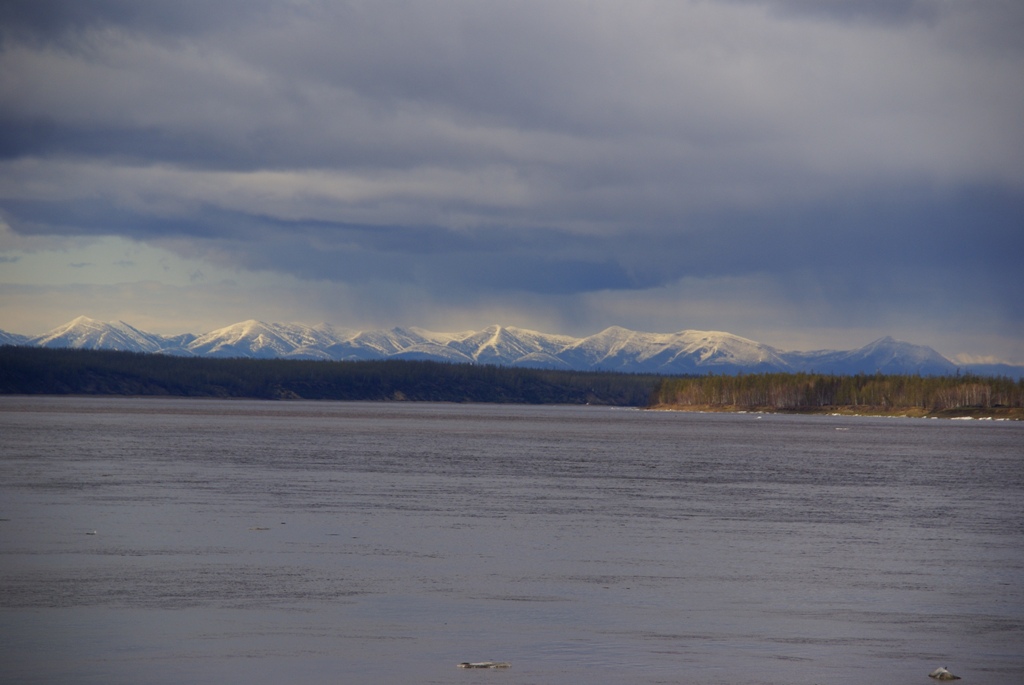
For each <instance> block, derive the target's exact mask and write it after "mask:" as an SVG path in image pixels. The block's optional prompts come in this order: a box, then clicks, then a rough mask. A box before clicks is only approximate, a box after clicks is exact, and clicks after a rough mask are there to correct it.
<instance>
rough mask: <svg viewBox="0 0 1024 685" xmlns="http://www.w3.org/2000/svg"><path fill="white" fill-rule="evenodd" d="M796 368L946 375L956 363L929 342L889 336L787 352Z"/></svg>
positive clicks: (951, 371) (840, 372)
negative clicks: (861, 343) (857, 345)
mask: <svg viewBox="0 0 1024 685" xmlns="http://www.w3.org/2000/svg"><path fill="white" fill-rule="evenodd" d="M783 356H784V358H785V359H786V360H787V361H788V362H789V363H790V364H791V366H792V367H793V368H794V369H795V370H799V371H808V372H809V371H816V372H818V373H836V374H853V373H897V374H914V373H919V374H923V375H945V374H951V373H955V372H956V368H957V367H956V365H955V364H954V363H953V362H951V361H949V360H948V359H946V358H945V357H943V356H942V355H941V354H939V353H938V352H936V351H935V350H933V349H932V348H930V347H927V346H925V345H913V344H911V343H906V342H901V341H899V340H894V339H893V338H891V337H889V336H886V337H884V338H879V339H878V340H875V341H874V342H870V343H868V344H867V345H865V346H864V347H860V348H858V349H855V350H818V351H814V352H786V353H784V355H783Z"/></svg>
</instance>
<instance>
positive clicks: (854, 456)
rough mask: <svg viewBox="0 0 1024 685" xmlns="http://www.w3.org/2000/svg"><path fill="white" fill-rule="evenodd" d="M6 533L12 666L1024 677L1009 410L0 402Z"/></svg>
mask: <svg viewBox="0 0 1024 685" xmlns="http://www.w3.org/2000/svg"><path fill="white" fill-rule="evenodd" d="M0 519H2V520H0V682H3V683H75V684H78V683H96V684H102V685H119V684H133V685H134V684H139V683H146V684H160V685H162V684H168V685H170V684H174V685H181V684H185V683H187V684H200V685H203V684H210V685H227V684H233V683H239V684H245V685H262V684H271V683H273V684H279V683H281V684H284V683H287V684H295V683H301V684H320V683H331V684H338V683H356V684H363V683H365V684H369V685H375V684H385V685H389V684H395V685H398V684H401V685H409V684H416V683H424V684H431V683H443V684H451V683H454V684H466V685H478V684H481V683H486V684H488V685H491V684H494V683H499V684H500V685H527V684H536V685H545V684H549V685H562V684H575V683H587V684H589V685H613V684H614V685H621V684H639V685H643V684H654V683H680V684H683V683H685V684H687V685H724V684H730V685H734V684H738V685H756V684H759V683H766V684H773V685H804V684H806V685H813V684H819V685H825V684H826V683H827V684H840V685H841V684H845V683H851V684H852V683H857V684H858V685H864V684H868V685H874V684H896V685H902V684H904V683H906V684H913V683H930V682H933V681H931V680H929V679H928V677H927V674H928V673H929V672H930V671H931V670H932V669H934V668H936V667H938V666H948V667H949V669H950V670H951V671H953V672H954V673H957V674H958V675H960V676H962V677H963V680H961V681H960V682H962V683H964V685H972V684H974V683H984V684H985V685H1001V684H1006V685H1009V684H1011V683H1012V684H1013V685H1019V684H1020V683H1024V423H1020V422H993V421H951V420H924V419H882V418H856V417H828V416H806V417H804V416H781V415H758V414H687V413H674V412H649V411H636V410H623V409H609V408H600V407H560V406H544V407H529V406H496V405H451V404H413V403H379V404H370V403H334V402H320V403H317V402H258V401H217V400H186V399H123V398H45V397H28V398H27V397H10V396H7V397H0ZM480 660H500V661H509V662H511V664H512V666H511V668H510V669H508V670H500V671H499V670H463V669H458V668H456V664H458V663H459V662H462V661H480Z"/></svg>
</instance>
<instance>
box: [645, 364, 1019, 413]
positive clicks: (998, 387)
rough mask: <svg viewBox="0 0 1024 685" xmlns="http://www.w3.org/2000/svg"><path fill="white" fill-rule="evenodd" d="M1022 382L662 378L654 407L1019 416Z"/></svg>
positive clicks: (891, 377)
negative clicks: (841, 410)
mask: <svg viewBox="0 0 1024 685" xmlns="http://www.w3.org/2000/svg"><path fill="white" fill-rule="evenodd" d="M1022 399H1024V380H1020V381H1014V380H1012V379H1009V378H997V377H988V376H973V375H965V376H961V375H955V376H916V375H882V374H875V375H867V374H858V375H854V376H833V375H824V374H813V373H792V374H787V373H765V374H751V375H742V376H701V377H695V378H667V379H664V380H663V381H662V383H661V385H660V386H659V388H658V390H657V393H656V397H655V400H654V404H655V405H658V406H662V407H691V408H696V407H700V408H706V409H710V410H715V409H718V410H748V411H749V410H767V411H826V410H837V409H843V410H846V411H856V412H857V413H873V414H906V415H917V416H938V415H944V414H953V413H961V414H969V413H971V412H980V413H984V414H989V415H991V414H1003V415H1006V416H1015V417H1020V416H1021V411H1020V410H1021V407H1022Z"/></svg>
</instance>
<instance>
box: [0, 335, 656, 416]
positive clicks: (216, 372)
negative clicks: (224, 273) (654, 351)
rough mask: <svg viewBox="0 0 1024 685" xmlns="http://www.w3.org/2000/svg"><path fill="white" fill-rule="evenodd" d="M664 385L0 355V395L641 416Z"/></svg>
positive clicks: (579, 375)
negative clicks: (607, 411)
mask: <svg viewBox="0 0 1024 685" xmlns="http://www.w3.org/2000/svg"><path fill="white" fill-rule="evenodd" d="M659 381H660V378H659V377H657V376H653V375H633V374H620V373H612V372H583V371H579V372H577V371H564V370H545V369H533V368H522V367H500V366H490V365H473V364H452V363H444V362H434V361H411V360H394V359H388V360H376V361H345V362H337V361H307V360H290V359H244V358H230V359H218V358H208V357H204V358H198V357H175V356H169V355H160V354H143V353H136V352H115V351H109V350H76V349H67V348H62V349H49V348H35V347H13V346H7V347H0V393H3V394H50V395H67V394H77V395H139V396H151V395H156V396H159V395H164V396H180V397H225V398H228V397H249V398H257V399H311V400H412V401H433V402H498V403H519V404H603V405H614V406H634V407H644V406H647V405H648V404H649V403H650V401H651V397H652V394H653V392H654V390H655V389H656V388H657V386H658V383H659Z"/></svg>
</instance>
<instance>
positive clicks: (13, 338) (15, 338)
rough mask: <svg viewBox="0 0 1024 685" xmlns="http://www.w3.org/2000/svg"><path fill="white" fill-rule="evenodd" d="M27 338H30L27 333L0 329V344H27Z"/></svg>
mask: <svg viewBox="0 0 1024 685" xmlns="http://www.w3.org/2000/svg"><path fill="white" fill-rule="evenodd" d="M29 340H31V338H29V337H28V336H27V335H18V334H17V333H8V332H7V331H0V345H28V344H29Z"/></svg>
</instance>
